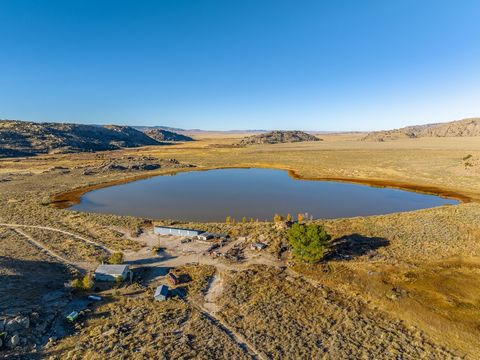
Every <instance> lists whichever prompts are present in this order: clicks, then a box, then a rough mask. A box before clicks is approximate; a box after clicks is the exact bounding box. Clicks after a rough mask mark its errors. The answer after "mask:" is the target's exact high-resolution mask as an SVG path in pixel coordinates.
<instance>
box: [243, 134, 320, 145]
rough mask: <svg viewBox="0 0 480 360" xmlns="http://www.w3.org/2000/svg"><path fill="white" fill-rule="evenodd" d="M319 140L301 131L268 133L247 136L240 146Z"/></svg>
mask: <svg viewBox="0 0 480 360" xmlns="http://www.w3.org/2000/svg"><path fill="white" fill-rule="evenodd" d="M320 140H321V139H319V138H317V137H315V136H313V135H310V134H307V133H305V132H303V131H270V132H268V133H265V134H259V135H253V136H248V137H246V138H244V139H242V140H241V141H240V145H256V144H280V143H293V142H303V141H320Z"/></svg>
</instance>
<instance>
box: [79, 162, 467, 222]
mask: <svg viewBox="0 0 480 360" xmlns="http://www.w3.org/2000/svg"><path fill="white" fill-rule="evenodd" d="M456 203H458V201H456V200H451V199H445V198H442V197H439V196H435V195H427V194H420V193H416V192H411V191H405V190H398V189H391V188H378V187H370V186H366V185H357V184H350V183H344V182H334V181H312V180H297V179H294V178H292V177H290V176H289V174H288V172H286V171H281V170H271V169H223V170H209V171H191V172H182V173H178V174H176V175H163V176H156V177H152V178H148V179H144V180H137V181H133V182H130V183H126V184H121V185H115V186H111V187H105V188H101V189H98V190H93V191H91V192H88V193H86V194H85V195H84V196H83V197H82V198H81V202H80V203H79V204H78V205H74V206H72V209H73V210H78V211H89V212H99V213H108V214H118V215H132V216H139V217H146V218H152V219H175V220H188V221H219V222H223V221H225V218H226V216H231V217H234V218H236V219H237V221H239V220H241V219H242V218H243V217H244V216H245V217H246V218H247V219H250V218H254V219H259V220H272V218H273V215H274V214H276V213H278V214H283V215H286V214H288V213H290V214H292V216H293V217H296V215H297V214H298V213H308V214H309V216H313V217H314V218H340V217H353V216H366V215H378V214H388V213H393V212H400V211H409V210H417V209H424V208H429V207H434V206H439V205H445V204H456Z"/></svg>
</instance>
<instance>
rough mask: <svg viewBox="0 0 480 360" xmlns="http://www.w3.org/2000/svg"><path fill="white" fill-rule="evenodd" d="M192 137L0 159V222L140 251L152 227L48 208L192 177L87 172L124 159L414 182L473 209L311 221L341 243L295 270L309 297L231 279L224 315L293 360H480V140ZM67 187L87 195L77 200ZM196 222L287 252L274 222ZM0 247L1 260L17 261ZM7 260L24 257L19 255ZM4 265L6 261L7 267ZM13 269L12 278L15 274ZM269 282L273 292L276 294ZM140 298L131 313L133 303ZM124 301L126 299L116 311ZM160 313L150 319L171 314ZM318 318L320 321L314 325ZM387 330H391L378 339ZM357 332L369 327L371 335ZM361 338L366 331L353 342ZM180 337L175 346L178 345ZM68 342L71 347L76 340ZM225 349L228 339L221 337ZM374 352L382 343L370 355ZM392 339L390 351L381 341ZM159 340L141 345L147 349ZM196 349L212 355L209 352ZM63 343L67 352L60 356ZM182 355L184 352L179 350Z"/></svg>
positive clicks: (265, 281)
mask: <svg viewBox="0 0 480 360" xmlns="http://www.w3.org/2000/svg"><path fill="white" fill-rule="evenodd" d="M195 136H196V137H197V139H198V141H195V142H191V143H184V144H179V145H172V146H163V147H146V148H136V149H124V150H121V151H115V152H103V153H83V154H65V155H46V156H39V157H34V158H22V159H4V160H1V161H0V201H1V204H2V206H1V207H0V222H5V223H16V224H28V225H42V226H52V227H56V228H61V229H64V230H66V231H72V232H75V233H76V234H78V235H83V236H86V237H88V238H90V239H93V240H94V241H96V242H98V243H100V244H103V245H105V246H107V247H110V248H112V249H115V250H127V249H138V248H139V244H138V242H136V241H135V236H136V235H135V234H138V232H139V230H140V229H142V228H143V229H144V228H146V227H148V226H150V225H149V224H150V223H149V221H148V220H145V219H137V218H133V217H122V216H113V215H100V214H86V213H78V212H73V211H70V210H65V209H57V208H55V207H52V206H50V204H51V202H52V199H57V200H70V201H71V200H75V198H76V197H77V198H78V196H79V195H81V194H82V192H84V191H86V190H88V189H90V188H92V187H97V186H104V185H108V184H111V183H112V182H124V181H131V180H132V179H135V178H141V177H146V176H153V175H159V174H162V173H167V172H171V171H183V170H182V169H180V170H178V169H175V170H172V169H168V168H161V169H159V170H155V171H150V172H139V173H128V174H126V173H122V172H114V171H110V172H105V173H99V174H94V175H85V174H84V170H85V169H86V168H88V167H95V166H99V165H100V164H101V163H102V162H104V161H105V160H108V159H115V158H120V157H125V156H134V157H135V156H152V157H156V158H161V159H168V158H175V159H178V160H179V161H180V162H182V163H186V164H193V165H195V166H196V168H193V169H192V168H187V169H185V171H191V170H203V169H205V170H206V169H213V168H222V167H268V168H277V169H284V170H290V171H291V172H292V173H294V174H295V175H296V176H299V177H301V178H309V179H340V180H343V181H353V182H363V183H371V184H374V185H377V186H381V185H389V186H398V187H406V188H409V189H416V190H422V191H427V192H435V193H439V194H443V195H445V196H450V197H454V198H458V199H462V200H463V201H464V203H461V204H459V205H455V206H443V207H438V208H433V209H427V210H420V211H415V212H408V213H399V214H390V215H382V216H372V217H358V218H351V219H337V220H316V222H320V223H322V224H324V225H325V226H326V228H327V230H328V231H329V232H330V233H331V234H332V235H333V239H334V249H335V252H334V254H333V255H332V256H331V258H328V259H327V260H326V261H325V262H324V263H322V264H319V265H316V266H306V265H302V264H295V265H294V266H293V267H292V268H291V270H289V271H292V274H296V275H295V276H299V275H301V278H302V279H301V280H298V281H302V283H301V284H302V285H301V286H300V287H301V288H302V289H310V290H311V292H309V291H306V293H304V292H305V291H304V290H302V291H299V292H298V294H301V296H300V295H298V296H297V295H296V292H295V289H298V287H299V286H296V281H297V280H295V281H294V282H293V283H292V282H291V281H290V282H288V283H287V282H285V277H286V276H290V275H291V274H290V275H285V274H283V273H276V272H275V271H274V270H272V269H252V270H251V271H253V273H249V272H248V271H249V270H247V271H246V272H245V273H243V272H239V273H237V274H230V275H229V279H231V281H230V280H229V281H230V282H227V284H229V285H228V286H227V287H226V291H225V293H224V294H223V295H222V299H221V302H222V304H223V305H222V309H223V310H222V311H221V316H222V317H223V318H224V320H225V321H226V322H227V323H228V324H230V325H231V326H233V327H235V328H237V329H238V331H239V332H241V333H242V334H243V335H244V336H245V338H247V339H248V340H249V341H251V342H252V343H254V344H255V345H257V346H258V347H260V348H263V349H265V352H267V353H268V354H271V356H272V357H275V356H277V357H284V358H295V357H296V356H303V355H306V354H308V353H311V354H316V355H318V356H322V355H321V354H323V355H324V356H326V357H329V356H330V357H332V358H333V357H334V354H335V352H337V353H338V354H343V355H342V356H344V357H352V356H353V357H357V356H367V357H368V356H379V354H380V353H379V351H383V353H384V354H393V355H395V354H400V353H405V354H409V356H411V357H421V356H424V357H427V358H428V357H437V358H445V357H450V356H453V355H458V356H465V357H467V358H470V359H475V358H478V357H480V344H479V342H478V338H479V337H480V288H479V281H478V279H479V278H480V204H479V203H478V201H480V163H479V162H480V138H422V139H405V140H398V141H390V142H363V141H359V140H358V139H359V137H360V135H358V134H344V135H319V137H321V138H323V139H324V141H321V142H313V143H298V144H277V145H263V146H251V147H232V146H229V145H230V144H232V143H234V142H237V141H238V139H239V135H237V134H228V135H224V134H223V135H222V134H217V135H215V136H211V134H196V135H195ZM469 155H470V157H469ZM467 157H468V159H467V160H465V159H466V158H467ZM53 167H57V168H58V167H62V168H65V169H63V170H58V169H52V168H53ZM78 189H80V190H78ZM72 190H78V191H74V192H73V193H72V192H71V191H72ZM59 194H60V195H59ZM65 194H67V195H65ZM226 215H227V214H226ZM189 225H190V226H197V227H200V228H205V229H211V230H216V231H226V232H230V233H232V234H237V235H246V236H250V237H251V238H252V239H253V240H254V239H256V238H258V237H261V236H263V237H264V238H267V239H270V243H271V247H270V249H269V251H271V252H273V253H277V252H278V250H279V249H280V248H281V246H282V245H283V244H284V243H285V234H284V233H282V231H279V230H276V229H275V228H274V226H273V225H272V224H271V223H254V224H241V223H240V224H237V225H235V226H232V225H226V224H189ZM118 229H122V230H123V231H126V232H128V233H131V235H132V237H125V236H124V234H123V232H121V231H118ZM25 231H27V230H25ZM30 233H31V234H32V236H35V237H36V238H38V239H39V240H41V241H43V242H44V243H45V245H46V246H48V247H51V248H52V249H54V250H55V251H57V252H59V253H62V254H63V255H64V256H65V257H67V258H69V257H72V256H73V257H74V256H76V255H74V254H78V257H79V258H80V259H81V260H84V261H92V260H93V259H94V258H95V257H96V256H97V249H94V248H92V247H91V246H88V245H87V244H84V243H78V242H77V243H76V242H74V241H71V240H72V239H70V238H69V237H68V236H66V235H60V234H55V235H52V236H50V235H49V232H48V230H30ZM2 236H3V237H4V238H5V239H8V242H7V241H4V242H3V243H2V246H5V244H9V246H11V244H13V243H14V242H17V244H19V246H21V247H24V246H30V245H29V244H27V243H25V239H22V238H21V237H19V235H18V234H16V233H14V232H11V231H10V230H5V229H4V230H2ZM2 251H3V253H2V256H7V255H8V254H10V252H11V250H9V249H3V250H2ZM3 254H7V255H3ZM8 256H9V258H13V259H15V257H16V256H17V254H15V253H14V254H10V255H8ZM18 256H20V255H18ZM42 256H44V255H42ZM42 256H40V255H39V256H38V259H39V261H42V259H44V258H43V257H42ZM73 257H72V258H73ZM9 264H10V263H9ZM8 266H10V265H8ZM8 266H6V265H5V264H2V267H3V269H4V270H5V269H7V268H8ZM13 268H14V266H13V267H12V268H11V269H10V270H9V271H14V270H12V269H13ZM7 270H8V269H7ZM7 270H5V271H7ZM292 276H293V275H292ZM303 282H306V284H304V283H303ZM309 284H310V285H309ZM270 286H272V289H276V290H275V291H268V289H269V287H270ZM309 286H312V287H311V288H310V287H309ZM234 289H235V291H234ZM318 289H323V290H322V291H321V290H318ZM317 290H318V291H320V292H322V293H323V292H326V293H327V294H328V296H327V297H326V298H325V297H322V296H320V295H319V296H318V299H317V296H315V295H318V294H317V293H316V292H317ZM309 293H311V294H312V295H309ZM262 294H264V295H262ZM302 299H303V300H302ZM118 301H119V304H123V303H122V301H127V300H124V299H122V300H118ZM132 301H133V300H132ZM135 301H139V302H140V303H141V304H140V303H139V304H137V305H138V307H139V308H141V307H144V306H150V305H146V304H147V303H148V301H147V300H140V299H139V300H135ZM135 301H133V302H132V303H131V304H136V303H135ZM302 301H303V302H304V303H302ZM237 303H238V304H237ZM234 304H237V305H238V306H234ZM348 304H350V305H348ZM137 305H135V306H137ZM106 306H110V308H108V311H116V310H115V306H113V305H106ZM125 306H127V304H126V303H125V305H121V308H122V309H123V308H125ZM128 306H130V305H128ZM162 306H165V307H166V308H165V312H166V313H168V312H169V311H170V310H168V309H167V308H168V307H173V308H175V309H176V310H174V311H179V312H181V313H185V312H188V311H192V313H193V312H194V311H193V310H188V306H187V307H185V306H186V305H185V304H181V303H178V304H177V303H171V304H166V305H162ZM177 308H178V309H177ZM155 309H156V310H154V309H153V308H152V309H151V311H152V312H154V311H159V312H162V311H160V310H161V309H160V310H159V309H158V308H155ZM162 309H163V308H162ZM118 311H123V310H118ZM172 311H173V310H172ZM350 311H352V312H351V313H350ZM112 314H113V313H112ZM115 314H116V313H115ZM197 315H198V314H197ZM197 315H195V316H196V317H195V319H197V320H195V321H197V322H195V321H194V322H193V323H194V324H195V325H192V326H194V327H195V326H198V327H199V329H206V330H205V334H210V335H206V336H207V337H208V336H215V335H212V334H214V332H215V331H214V329H210V328H209V327H208V326H207V325H205V324H203V322H202V317H201V316H199V315H198V316H197ZM112 316H113V315H112ZM158 316H160V315H158ZM107 318H108V317H107ZM309 319H310V320H311V321H313V322H317V323H319V324H323V325H322V326H317V327H314V328H312V326H313V325H312V324H311V323H310V324H309V321H308V320H309ZM312 319H313V320H312ZM328 319H332V320H331V321H333V322H334V323H330V322H329V321H330V320H328ZM104 320H105V319H104ZM165 321H166V322H167V324H170V322H171V325H168V326H167V328H168V329H171V331H174V328H175V326H176V325H175V321H176V320H175V319H174V317H173V316H172V317H171V319H170V318H168V319H167V320H165ZM192 321H193V320H192ZM342 321H344V322H342ZM265 322H266V323H265ZM397 322H398V323H397ZM104 323H105V321H104V322H103V323H102V325H101V326H104ZM92 324H93V323H92ZM266 324H268V325H271V326H270V327H269V326H267V325H266ZM177 325H178V324H177ZM92 326H93V325H92ZM95 326H97V325H95ZM98 326H100V325H98ZM150 328H151V330H152V332H150V331H149V330H148V331H147V332H148V333H151V334H153V333H154V331H153V330H155V329H156V328H155V326H154V325H152V326H150ZM380 328H383V329H384V331H380V330H378V329H380ZM89 329H90V325H89V326H88V327H87V328H85V330H82V332H81V334H83V336H86V337H88V331H90V330H89ZM302 329H310V330H311V331H302ZM362 329H367V330H365V331H363V332H362V331H361V330H362ZM157 330H158V329H157ZM83 331H85V332H86V333H83ZM202 331H203V330H202ZM322 331H323V332H322ZM378 331H380V333H378ZM167 332H168V331H167ZM167 332H166V333H165V334H167ZM354 333H358V334H357V335H355V336H354V335H353V334H354ZM202 334H203V333H202ZM288 334H290V335H288ZM291 334H294V335H295V336H293V335H291ZM313 334H315V335H313ZM342 334H343V337H342ZM329 335H330V337H329ZM219 336H220V335H219ZM377 337H380V338H383V339H384V340H383V341H381V342H379V343H376V342H375V341H373V340H372V339H374V338H377ZM167 338H168V337H167V335H165V339H167ZM165 339H164V340H162V341H163V342H162V344H163V345H165V344H166V343H164V342H165V341H167V340H165ZM196 339H197V340H192V341H193V342H191V343H190V347H191V348H193V349H194V350H193V351H196V354H197V356H199V357H205V358H206V357H208V356H209V355H210V356H213V357H215V356H216V355H217V354H219V353H218V352H215V351H217V350H214V348H215V347H214V346H213V345H212V346H213V347H209V346H207V345H206V344H207V342H206V340H205V341H203V340H202V341H203V342H199V343H195V341H200V339H198V338H196ZM177 340H178V339H176V338H174V337H173V338H172V339H171V340H169V341H172V342H173V341H177ZM187 340H188V337H187ZM187 340H185V341H186V343H187V344H189V342H188V341H187ZM227 340H228V339H227ZM227 340H225V346H226V347H227V346H228V345H227V343H228V341H227ZM66 341H67V342H66V343H65V344H69V343H68V340H66ZM152 341H153V340H152ZM218 341H220V342H222V343H223V340H221V339H219V340H218ZM367 343H371V344H373V345H371V346H370V347H368V346H367V345H365V344H367ZM387 343H390V344H391V346H390V347H388V346H386V344H387ZM150 344H151V343H148V342H147V343H144V344H140V345H141V346H146V347H149V346H151V345H150ZM199 344H202V345H205V346H207V349H211V351H214V352H212V353H201V350H200V348H201V346H200V345H199ZM296 344H301V346H300V345H296ZM407 344H411V345H407ZM140 345H139V346H140ZM163 345H162V346H163ZM165 346H167V345H165ZM232 346H233V345H232ZM67 348H68V346H67V345H66V347H65V348H62V349H63V350H62V351H67ZM181 348H182V349H184V348H183V345H182V347H181ZM169 349H170V348H169ZM70 350H72V348H70ZM117 350H118V349H117ZM184 350H185V349H184ZM184 350H181V351H184ZM112 351H114V350H112ZM115 351H116V350H115ZM119 351H120V350H119ZM125 351H126V350H125ZM169 351H170V350H169ZM171 351H174V350H173V348H172V350H171ZM185 351H187V350H185ZM205 351H207V350H205ZM228 352H229V353H230V354H231V355H230V356H234V357H236V356H237V355H238V354H237V353H236V350H235V348H234V346H233V347H232V348H231V349H230V350H228ZM170 354H172V356H173V354H174V353H173V352H172V353H170ZM179 354H180V353H179ZM182 354H184V355H185V354H187V353H186V352H182ZM192 354H193V353H192ZM275 354H277V355H275ZM429 354H432V355H431V356H429ZM185 356H188V355H185ZM238 356H240V355H238ZM72 357H73V355H72ZM73 358H74V357H73Z"/></svg>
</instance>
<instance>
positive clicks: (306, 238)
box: [287, 224, 331, 263]
mask: <svg viewBox="0 0 480 360" xmlns="http://www.w3.org/2000/svg"><path fill="white" fill-rule="evenodd" d="M287 236H288V242H289V243H290V245H291V246H292V253H293V255H294V256H295V258H297V259H298V260H301V261H304V262H308V263H317V262H319V261H320V260H322V258H323V255H324V254H325V250H326V249H327V248H328V246H329V240H330V238H331V237H330V235H329V234H328V233H327V232H326V231H325V229H324V228H323V226H321V225H315V224H311V225H304V224H293V225H292V227H291V228H290V229H288V231H287Z"/></svg>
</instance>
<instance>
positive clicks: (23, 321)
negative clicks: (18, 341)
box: [5, 316, 30, 333]
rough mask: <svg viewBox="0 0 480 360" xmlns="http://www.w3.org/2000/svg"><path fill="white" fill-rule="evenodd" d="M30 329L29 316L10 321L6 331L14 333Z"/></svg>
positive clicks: (6, 325)
mask: <svg viewBox="0 0 480 360" xmlns="http://www.w3.org/2000/svg"><path fill="white" fill-rule="evenodd" d="M29 327H30V319H29V318H28V316H17V317H16V318H14V319H11V320H8V321H7V323H6V324H5V331H6V332H7V333H12V332H15V331H19V330H23V329H28V328H29Z"/></svg>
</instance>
